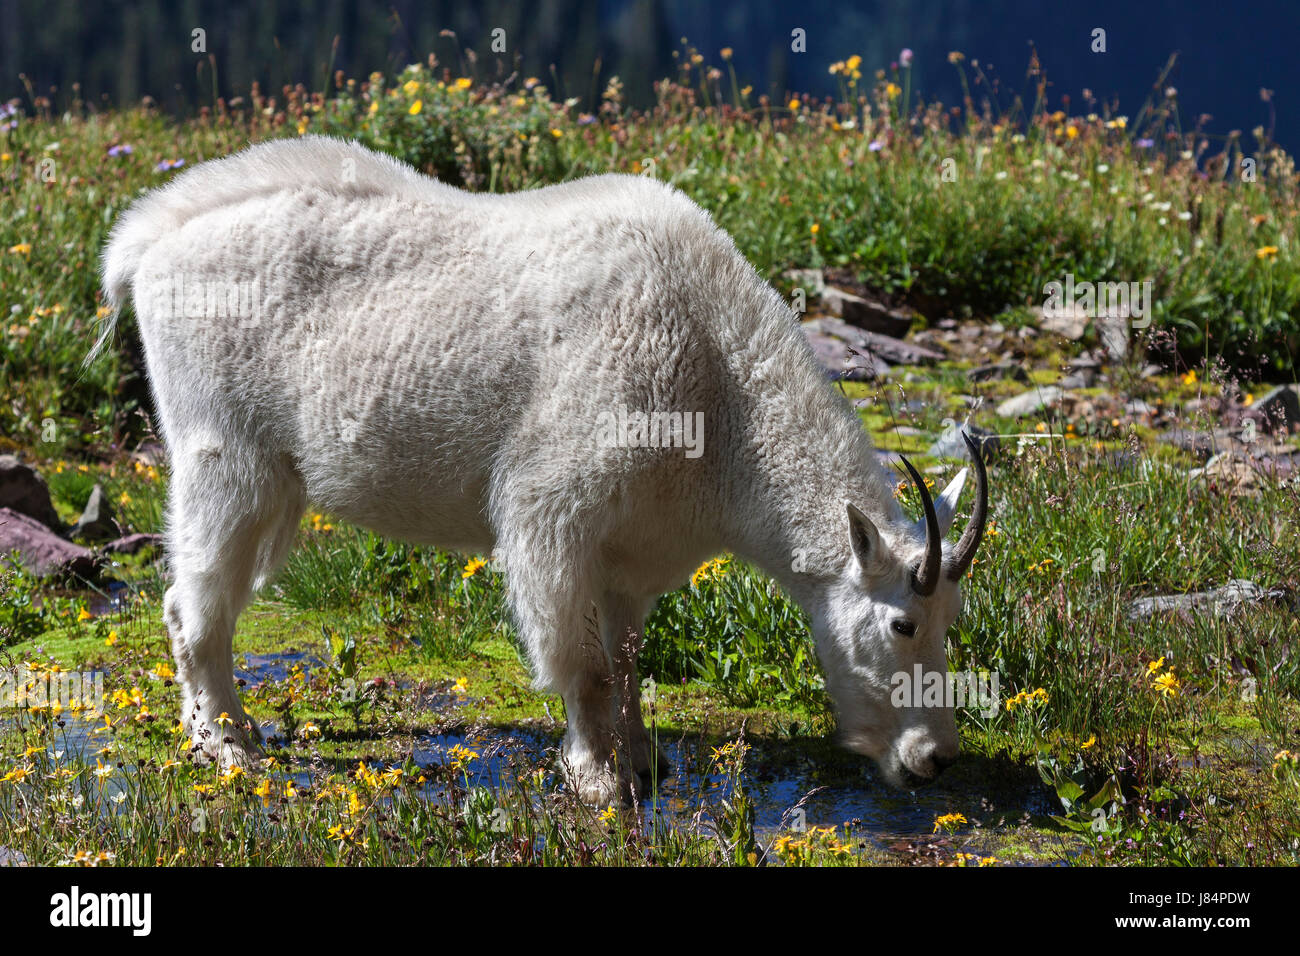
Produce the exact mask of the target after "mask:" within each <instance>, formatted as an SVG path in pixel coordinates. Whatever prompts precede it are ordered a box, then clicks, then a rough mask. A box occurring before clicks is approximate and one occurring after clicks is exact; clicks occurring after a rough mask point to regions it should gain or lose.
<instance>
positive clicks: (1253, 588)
mask: <svg viewBox="0 0 1300 956" xmlns="http://www.w3.org/2000/svg"><path fill="white" fill-rule="evenodd" d="M1284 597H1285V594H1284V593H1283V592H1282V591H1265V590H1264V589H1263V588H1261V587H1260V586H1259V585H1257V584H1255V583H1254V582H1253V581H1247V580H1244V579H1241V578H1236V579H1234V580H1231V581H1229V582H1228V583H1227V584H1225V585H1224V586H1223V587H1221V588H1215V589H1213V590H1211V591H1200V592H1196V593H1193V594H1163V595H1158V596H1156V597H1149V598H1139V599H1138V600H1136V601H1134V602H1132V603H1131V604H1130V605H1129V609H1128V616H1129V619H1130V620H1135V619H1138V618H1146V617H1151V616H1152V615H1155V614H1161V613H1167V612H1170V611H1173V612H1178V613H1183V614H1207V613H1208V614H1211V615H1213V616H1214V617H1221V616H1224V615H1229V614H1232V613H1233V612H1235V611H1237V610H1239V609H1240V608H1242V607H1244V606H1246V605H1249V604H1257V603H1259V602H1260V601H1266V600H1279V599H1281V598H1284Z"/></svg>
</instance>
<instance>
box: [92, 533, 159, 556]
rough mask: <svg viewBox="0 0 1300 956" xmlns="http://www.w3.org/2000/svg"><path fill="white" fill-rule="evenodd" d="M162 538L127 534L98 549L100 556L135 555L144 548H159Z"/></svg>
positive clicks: (153, 535) (157, 535)
mask: <svg viewBox="0 0 1300 956" xmlns="http://www.w3.org/2000/svg"><path fill="white" fill-rule="evenodd" d="M162 543H163V537H162V535H160V534H128V535H126V536H125V537H122V538H118V539H117V540H116V541H110V542H108V544H105V545H101V546H100V547H99V553H100V554H135V553H136V552H137V551H142V550H144V549H145V548H157V547H161V546H162Z"/></svg>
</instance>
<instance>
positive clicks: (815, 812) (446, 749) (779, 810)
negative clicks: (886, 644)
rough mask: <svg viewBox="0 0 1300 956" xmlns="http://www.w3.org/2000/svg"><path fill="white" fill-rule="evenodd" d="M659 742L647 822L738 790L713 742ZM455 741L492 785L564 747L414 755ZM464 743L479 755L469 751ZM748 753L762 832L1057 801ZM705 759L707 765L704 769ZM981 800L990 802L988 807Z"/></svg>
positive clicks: (544, 744) (475, 746)
mask: <svg viewBox="0 0 1300 956" xmlns="http://www.w3.org/2000/svg"><path fill="white" fill-rule="evenodd" d="M660 747H661V749H662V751H663V753H664V754H665V756H666V757H667V758H668V760H669V761H670V763H671V764H672V775H671V776H670V777H669V778H667V779H665V780H663V781H661V782H660V784H659V788H658V790H657V792H655V793H654V794H652V795H649V796H646V797H645V798H643V799H642V800H641V801H640V812H641V814H642V818H643V820H644V821H645V825H646V827H650V826H652V825H653V823H654V822H655V821H658V822H659V824H660V825H664V824H666V825H668V826H674V827H682V828H686V827H688V826H692V825H694V824H696V823H697V822H701V821H702V822H704V823H705V824H706V825H707V824H708V823H709V822H710V821H711V820H712V819H713V817H714V815H715V814H716V813H717V812H718V811H719V809H720V805H721V802H722V801H723V800H730V799H731V798H733V797H734V796H735V794H734V786H733V784H732V781H731V780H730V779H729V778H728V777H727V776H725V775H723V774H721V773H718V772H716V770H714V769H713V768H712V765H711V763H710V759H709V754H710V752H711V748H710V747H709V746H708V745H707V744H705V743H704V742H703V741H691V740H689V739H685V740H680V741H667V742H665V741H660ZM455 748H462V750H461V751H460V757H461V760H462V766H463V768H464V771H465V773H466V776H467V779H468V782H469V785H470V786H471V787H486V788H489V789H497V788H504V787H510V786H511V784H512V781H513V780H515V779H516V777H517V775H518V774H519V773H520V766H521V765H522V766H525V767H536V766H540V765H545V766H548V767H553V766H554V764H555V761H556V757H557V755H558V750H559V748H558V744H557V742H556V741H555V740H554V739H553V738H551V737H548V736H547V735H545V734H540V733H536V732H531V731H506V730H497V729H486V730H470V731H465V732H456V733H441V734H431V735H426V736H424V737H422V738H420V739H418V740H417V742H416V746H415V748H414V752H413V754H412V756H413V759H414V760H415V762H416V763H419V764H421V765H427V764H430V763H438V764H444V763H447V762H449V761H450V760H452V759H453V756H454V755H453V754H452V751H453V749H455ZM465 750H468V751H470V752H471V753H472V754H473V756H472V757H469V758H468V759H466V756H465V754H464V751H465ZM747 763H748V764H749V765H752V766H756V767H758V769H757V770H755V771H750V770H749V769H746V770H745V771H744V772H743V773H742V775H741V782H742V786H743V787H744V790H745V792H746V793H747V795H748V796H749V798H750V800H751V801H752V802H753V804H754V810H755V832H756V834H757V835H758V837H759V838H760V839H761V840H767V839H769V838H772V837H775V836H777V835H779V834H782V833H791V832H794V833H797V832H801V831H807V830H811V829H812V828H813V827H832V826H843V825H844V824H846V823H852V825H853V827H854V834H855V836H857V837H859V838H860V839H863V840H869V841H871V843H872V844H873V845H874V846H875V847H876V848H877V849H881V850H887V849H891V848H893V847H894V845H895V844H897V843H898V842H899V841H917V842H921V841H928V840H929V839H930V838H931V837H932V835H933V833H934V821H935V818H936V817H938V816H941V815H943V814H946V813H951V812H954V811H956V812H964V813H965V814H966V815H967V816H968V817H975V816H977V815H978V816H980V817H987V818H989V819H992V820H994V821H998V820H1007V821H1009V822H1012V823H1015V822H1019V821H1020V820H1021V819H1022V818H1024V817H1026V816H1028V817H1029V818H1031V819H1032V818H1039V819H1041V818H1043V817H1046V816H1047V815H1048V814H1050V813H1053V812H1056V811H1057V808H1056V807H1055V806H1054V801H1053V800H1052V799H1051V795H1050V794H1049V793H1048V792H1047V791H1046V790H1045V789H1043V788H1029V789H1025V790H1022V791H1020V792H1018V793H1015V794H1013V797H1014V800H1013V801H1012V802H1011V803H1010V804H1002V805H992V804H988V803H987V802H983V801H982V797H981V795H978V794H971V793H969V792H966V791H962V790H959V789H956V788H944V787H943V786H942V785H938V786H933V787H931V788H928V789H926V790H922V791H918V792H915V793H905V792H899V791H894V790H891V789H889V788H887V787H886V786H885V785H884V784H883V783H881V782H880V781H878V780H877V779H875V778H874V776H873V775H872V774H871V772H870V771H868V770H867V769H865V767H864V769H863V771H862V775H861V783H860V785H858V784H855V785H842V784H841V785H835V786H828V785H823V784H819V783H818V782H817V779H816V768H815V767H814V768H810V769H809V770H803V769H799V770H784V771H776V770H770V769H769V770H764V769H763V765H762V755H761V747H756V748H754V749H752V750H751V752H750V755H749V758H748V760H747ZM700 767H704V768H706V769H705V770H704V771H700V770H699V768H700ZM554 784H555V774H554V773H553V772H552V773H548V785H554ZM1005 798H1006V795H1005V794H1003V799H1005ZM982 807H986V808H988V810H989V811H990V812H988V813H983V812H981V810H982ZM982 832H983V833H984V835H986V836H988V837H989V838H991V839H990V840H989V842H996V834H997V833H998V832H999V831H998V829H997V828H995V827H988V828H986V829H985V830H984V831H982Z"/></svg>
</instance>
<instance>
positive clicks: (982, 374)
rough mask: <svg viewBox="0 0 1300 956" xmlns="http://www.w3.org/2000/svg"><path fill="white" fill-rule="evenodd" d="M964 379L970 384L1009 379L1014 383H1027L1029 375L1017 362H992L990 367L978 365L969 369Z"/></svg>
mask: <svg viewBox="0 0 1300 956" xmlns="http://www.w3.org/2000/svg"><path fill="white" fill-rule="evenodd" d="M966 377H967V378H968V379H970V380H971V381H972V382H992V381H997V380H1000V379H1011V380H1012V381H1016V382H1028V381H1029V373H1028V372H1026V371H1025V370H1024V367H1023V366H1021V365H1020V363H1019V362H994V363H993V364H992V365H980V366H978V367H976V368H973V369H969V370H968V371H967V372H966Z"/></svg>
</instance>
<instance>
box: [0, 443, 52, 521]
mask: <svg viewBox="0 0 1300 956" xmlns="http://www.w3.org/2000/svg"><path fill="white" fill-rule="evenodd" d="M0 508H9V509H10V510H12V511H16V512H17V513H18V514H21V515H27V517H29V518H35V519H36V520H37V521H39V522H40V523H41V524H43V525H45V526H46V527H47V528H54V529H55V530H56V531H61V530H62V529H63V522H62V521H60V520H59V514H58V512H57V511H55V510H54V505H53V504H52V503H51V502H50V488H49V486H48V485H47V484H45V479H44V478H42V477H41V476H40V474H39V473H38V472H37V471H36V469H34V468H31V467H30V466H28V465H24V464H23V463H22V462H20V461H19V460H18V459H17V458H15V457H14V456H13V455H0Z"/></svg>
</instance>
